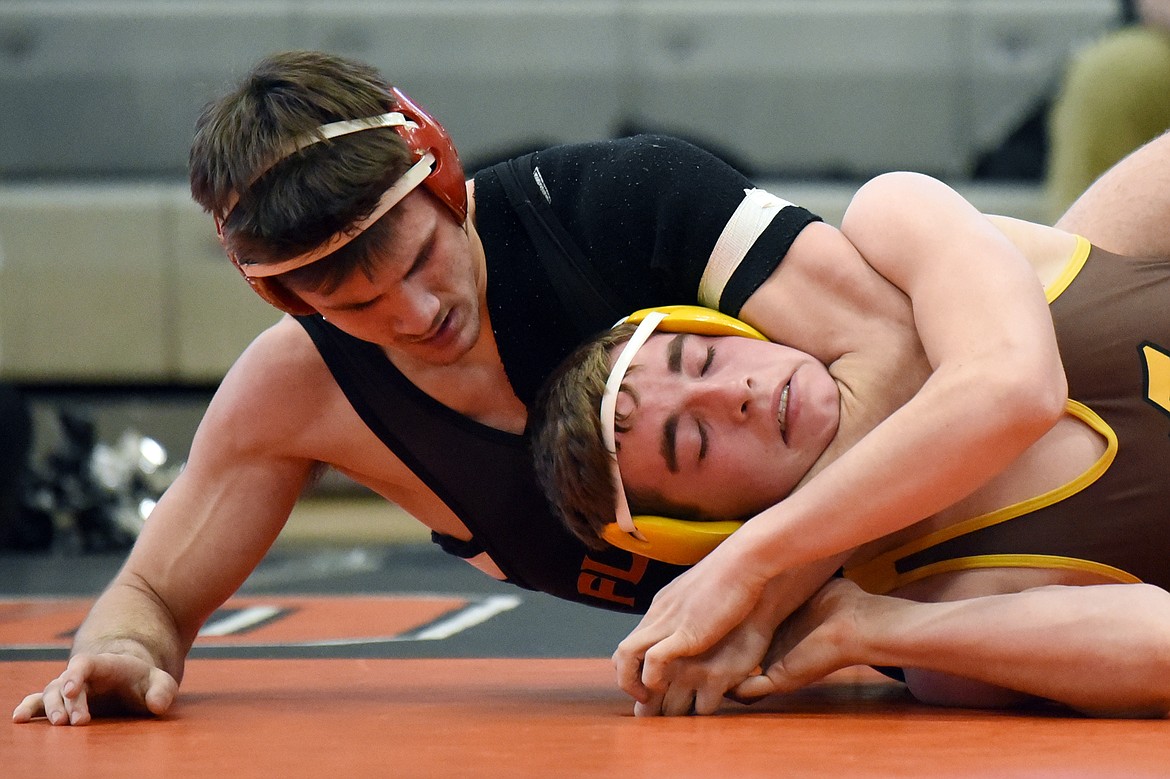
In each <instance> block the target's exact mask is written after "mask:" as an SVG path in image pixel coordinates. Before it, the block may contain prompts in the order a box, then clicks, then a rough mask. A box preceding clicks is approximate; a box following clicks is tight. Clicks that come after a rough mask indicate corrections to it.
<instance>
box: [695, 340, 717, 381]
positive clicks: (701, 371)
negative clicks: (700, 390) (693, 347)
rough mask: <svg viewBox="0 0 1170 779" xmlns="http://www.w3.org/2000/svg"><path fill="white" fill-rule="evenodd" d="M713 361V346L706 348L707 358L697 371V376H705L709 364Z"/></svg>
mask: <svg viewBox="0 0 1170 779" xmlns="http://www.w3.org/2000/svg"><path fill="white" fill-rule="evenodd" d="M714 360H715V346H714V344H711V345H708V346H707V358H706V359H705V360H703V367H701V368H700V369H699V375H700V376H705V375H706V374H707V370H708V369H709V368H710V367H711V363H712V362H714Z"/></svg>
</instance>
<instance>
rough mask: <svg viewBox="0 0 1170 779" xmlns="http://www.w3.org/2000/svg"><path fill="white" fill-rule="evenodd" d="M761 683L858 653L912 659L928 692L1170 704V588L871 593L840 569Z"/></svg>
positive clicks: (911, 672) (1117, 705)
mask: <svg viewBox="0 0 1170 779" xmlns="http://www.w3.org/2000/svg"><path fill="white" fill-rule="evenodd" d="M770 659H771V664H770V667H769V668H768V671H767V678H766V679H765V678H764V677H758V678H756V679H752V680H750V681H749V682H746V683H745V684H744V685H741V687H740V689H739V692H740V693H742V694H745V695H758V694H762V693H768V692H780V691H787V690H794V689H797V688H799V687H802V686H804V685H805V684H809V683H811V682H813V681H816V680H817V679H820V678H821V677H823V676H824V675H826V674H827V673H830V672H832V671H834V670H837V669H840V668H845V667H847V666H850V665H857V664H867V665H877V666H897V667H902V668H905V669H907V670H906V679H907V684H908V685H909V687H910V690H911V692H912V693H914V695H915V696H916V697H918V698H920V699H921V700H923V701H925V702H928V703H937V704H941V705H953V706H980V707H986V706H1003V705H1013V704H1018V703H1022V702H1027V700H1029V699H1044V700H1051V701H1056V702H1058V703H1062V704H1065V705H1067V706H1069V707H1071V708H1073V709H1076V710H1078V711H1081V712H1083V713H1086V714H1090V715H1094V716H1125V717H1162V716H1165V715H1166V714H1167V713H1168V712H1170V682H1168V681H1167V680H1168V679H1170V593H1167V592H1166V591H1164V590H1162V589H1159V588H1157V587H1153V586H1150V585H1143V584H1110V585H1095V586H1086V587H1073V586H1048V587H1037V588H1034V589H1029V590H1025V591H1023V592H1018V593H1010V594H1003V595H988V596H984V597H976V598H970V599H966V600H957V601H950V602H945V603H918V602H914V601H909V600H904V599H901V598H892V597H885V596H877V595H869V594H866V593H864V592H862V591H861V590H860V589H859V588H857V587H856V585H853V584H851V583H850V582H847V581H844V580H835V581H833V582H830V584H829V585H828V586H827V587H825V588H824V589H823V590H822V591H821V592H820V593H818V594H817V595H816V596H815V597H814V598H813V599H811V600H810V601H809V603H808V604H807V605H806V606H804V607H803V608H802V609H801V611H799V612H797V613H796V614H795V615H793V617H792V619H791V620H790V622H789V623H788V624H786V625H785V626H784V627H783V628H782V629H781V631H780V633H779V634H778V638H777V643H776V645H775V646H774V647H773V650H772V657H771V658H770Z"/></svg>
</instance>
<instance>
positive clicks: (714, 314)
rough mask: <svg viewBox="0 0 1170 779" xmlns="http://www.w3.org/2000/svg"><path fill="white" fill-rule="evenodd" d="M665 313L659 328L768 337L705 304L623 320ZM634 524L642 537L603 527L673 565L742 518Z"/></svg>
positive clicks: (703, 552)
mask: <svg viewBox="0 0 1170 779" xmlns="http://www.w3.org/2000/svg"><path fill="white" fill-rule="evenodd" d="M654 311H658V312H662V313H664V314H666V318H665V319H663V320H662V321H661V322H659V323H658V326H657V328H656V329H657V330H661V331H665V332H669V333H694V334H696V335H737V336H742V337H744V338H755V339H757V340H760V341H767V340H768V337H767V336H765V335H764V334H763V333H761V332H760V331H759V330H756V329H755V328H754V327H752V326H751V325H749V324H748V323H747V322H742V321H740V320H738V319H736V318H735V317H732V316H728V315H727V314H724V313H722V312H720V311H715V310H714V309H710V308H703V307H702V306H685V305H684V306H661V307H658V308H644V309H641V310H639V311H635V312H634V313H632V314H630V315H629V316H628V317H626V318H625V319H623V320H622V321H623V322H628V323H630V324H637V323H639V322H641V321H642V320H643V319H645V318H646V315H647V314H649V313H651V312H654ZM633 519H634V526H635V527H637V528H638V532H639V533H640V534H641V535H642V538H641V539H639V538H636V537H634V536H632V535H630V534H629V533H626V532H625V531H624V530H622V529H621V528H619V527H618V525H617V523H616V522H611V523H609V524H607V525H606V526H605V528H604V529H603V531H602V538H603V539H605V540H606V541H607V542H609V543H610V544H612V545H614V546H616V547H618V548H619V549H624V550H626V551H627V552H633V553H634V554H639V555H642V556H644V557H649V558H652V559H654V560H660V561H662V562H665V563H671V564H674V565H694V564H695V563H697V562H699V560H702V559H703V558H704V557H706V556H707V555H708V554H710V553H711V551H712V550H713V549H714V548H715V547H717V546H719V544H721V543H723V541H724V540H725V539H726V538H727V537H728V536H730V535H731V534H732V533H734V532H735V531H736V530H738V529H739V528H740V527H741V526H742V525H743V522H738V521H734V520H724V521H719V522H704V521H697V520H686V519H671V518H669V517H656V516H648V515H642V516H635V517H634V518H633Z"/></svg>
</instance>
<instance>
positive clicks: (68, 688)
mask: <svg viewBox="0 0 1170 779" xmlns="http://www.w3.org/2000/svg"><path fill="white" fill-rule="evenodd" d="M61 691H62V692H63V693H65V694H66V695H72V694H73V682H65V686H64V687H62V688H61Z"/></svg>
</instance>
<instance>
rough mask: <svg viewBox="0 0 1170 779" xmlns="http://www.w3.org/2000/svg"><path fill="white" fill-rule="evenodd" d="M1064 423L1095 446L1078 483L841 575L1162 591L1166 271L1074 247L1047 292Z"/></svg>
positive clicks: (1169, 442) (1169, 340) (1165, 566)
mask: <svg viewBox="0 0 1170 779" xmlns="http://www.w3.org/2000/svg"><path fill="white" fill-rule="evenodd" d="M1047 294H1048V301H1049V304H1050V307H1051V311H1052V318H1053V321H1054V323H1055V326H1056V336H1057V341H1058V343H1059V346H1060V353H1061V357H1062V359H1063V361H1064V367H1065V372H1066V374H1067V376H1068V384H1069V398H1070V400H1069V402H1068V407H1067V411H1066V413H1068V414H1070V415H1072V416H1074V417H1076V418H1077V419H1079V420H1081V421H1082V422H1083V423H1085V424H1087V425H1089V426H1090V427H1092V428H1093V429H1094V430H1096V431H1097V432H1098V433H1099V434H1101V435H1102V436H1103V437H1104V438H1105V440H1106V441H1107V448H1106V451H1105V453H1104V454H1103V455H1102V456H1101V457H1100V458H1099V459H1098V461H1097V462H1096V463H1094V464H1093V466H1092V467H1090V468H1089V469H1088V470H1086V471H1085V472H1084V473H1082V474H1081V475H1080V476H1079V477H1078V478H1076V479H1074V480H1073V481H1071V482H1069V483H1068V484H1065V485H1063V486H1062V487H1060V488H1058V489H1055V490H1051V491H1049V492H1046V493H1044V494H1042V495H1038V496H1036V497H1034V498H1032V499H1029V500H1027V501H1024V502H1022V503H1018V504H1016V505H1013V506H1008V507H1005V508H1002V509H1000V510H997V511H994V512H991V513H990V514H986V515H983V516H979V517H974V518H972V519H969V520H965V521H962V522H959V523H957V524H955V525H952V526H950V527H947V528H943V529H941V530H938V531H936V532H934V533H931V534H929V535H926V536H923V537H921V538H918V539H915V540H914V541H911V542H909V543H907V544H905V545H903V546H901V547H899V548H897V549H893V550H891V551H889V552H887V553H884V554H882V555H879V556H878V557H876V558H874V559H873V560H871V561H869V562H867V563H863V564H861V565H859V566H856V567H854V568H850V569H848V570H846V571H845V575H846V576H847V577H849V578H850V579H853V580H854V581H856V582H857V583H858V584H860V585H861V586H862V587H864V588H865V589H867V590H869V591H871V592H879V593H883V592H889V591H890V590H893V589H895V588H897V587H900V586H903V585H906V584H909V583H911V582H913V581H917V580H920V579H923V578H926V577H927V576H931V575H934V574H938V573H945V572H950V571H961V570H971V569H974V568H993V567H1005V566H1007V567H1013V566H1014V567H1032V568H1065V569H1070V568H1071V569H1076V570H1082V571H1089V572H1094V573H1097V574H1101V575H1104V576H1106V577H1107V578H1111V579H1113V580H1115V581H1118V582H1137V581H1144V582H1149V583H1151V584H1155V585H1158V586H1160V587H1163V588H1166V589H1170V260H1165V259H1141V258H1132V257H1120V256H1117V255H1113V254H1109V253H1108V252H1105V251H1102V250H1101V249H1098V248H1096V247H1090V245H1089V243H1088V242H1087V241H1084V240H1083V239H1082V240H1081V241H1079V242H1078V248H1077V251H1076V252H1075V254H1074V256H1073V257H1072V258H1071V259H1070V261H1069V263H1068V265H1067V266H1066V268H1065V271H1064V273H1063V274H1062V275H1061V277H1060V278H1059V279H1058V280H1057V281H1055V282H1054V283H1053V284H1052V285H1051V286H1050V287H1049V288H1048V290H1047Z"/></svg>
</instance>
